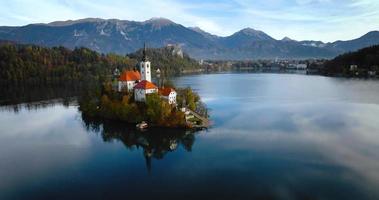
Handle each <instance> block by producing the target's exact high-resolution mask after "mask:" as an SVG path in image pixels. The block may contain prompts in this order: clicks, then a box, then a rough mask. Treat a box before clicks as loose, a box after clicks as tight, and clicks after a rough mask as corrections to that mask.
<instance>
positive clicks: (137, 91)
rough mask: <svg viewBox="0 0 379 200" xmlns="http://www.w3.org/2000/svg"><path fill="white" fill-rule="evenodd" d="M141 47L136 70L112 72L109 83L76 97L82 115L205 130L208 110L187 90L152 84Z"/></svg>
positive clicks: (156, 82)
mask: <svg viewBox="0 0 379 200" xmlns="http://www.w3.org/2000/svg"><path fill="white" fill-rule="evenodd" d="M146 52H147V48H146V45H145V46H144V48H143V56H142V60H141V61H140V62H139V64H138V66H139V69H138V70H137V69H133V70H122V72H120V70H119V69H118V68H116V69H115V71H114V73H113V75H112V76H113V78H112V79H113V80H111V81H110V80H108V81H104V82H103V83H102V84H101V88H100V89H89V90H88V91H87V92H86V93H84V95H82V97H80V98H79V110H80V111H81V112H82V113H83V115H86V116H89V117H96V118H102V119H106V120H118V121H124V122H127V123H141V122H143V123H148V124H149V126H155V127H171V128H191V129H192V128H196V129H197V128H207V127H208V126H209V120H208V110H207V108H206V106H205V104H204V103H203V102H202V101H201V99H200V96H199V95H198V94H197V93H196V92H194V91H193V90H192V89H191V88H189V87H187V88H177V87H175V86H174V85H173V83H172V82H171V81H165V80H162V79H160V74H161V73H162V72H161V71H160V69H159V68H158V69H156V71H155V74H156V76H157V79H156V81H155V83H154V82H153V81H152V72H153V71H152V67H151V62H150V61H149V59H148V56H147V53H146Z"/></svg>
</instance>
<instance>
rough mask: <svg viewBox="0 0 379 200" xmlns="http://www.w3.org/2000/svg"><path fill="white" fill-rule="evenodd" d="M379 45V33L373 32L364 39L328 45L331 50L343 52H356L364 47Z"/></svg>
mask: <svg viewBox="0 0 379 200" xmlns="http://www.w3.org/2000/svg"><path fill="white" fill-rule="evenodd" d="M376 44H379V31H371V32H369V33H367V34H365V35H363V36H362V37H360V38H358V39H354V40H349V41H336V42H333V43H331V44H328V46H329V47H330V48H335V49H338V50H340V51H343V52H347V51H356V50H358V49H362V48H364V47H368V46H372V45H376Z"/></svg>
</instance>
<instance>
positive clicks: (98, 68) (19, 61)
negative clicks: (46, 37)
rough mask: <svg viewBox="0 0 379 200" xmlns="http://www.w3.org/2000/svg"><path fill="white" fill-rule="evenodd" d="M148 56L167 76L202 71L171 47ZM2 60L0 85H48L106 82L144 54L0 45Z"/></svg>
mask: <svg viewBox="0 0 379 200" xmlns="http://www.w3.org/2000/svg"><path fill="white" fill-rule="evenodd" d="M148 57H149V59H150V61H151V62H152V67H153V69H157V68H160V70H161V71H163V72H164V73H165V74H166V75H177V74H180V73H181V72H182V71H183V70H190V69H199V68H200V65H199V64H198V63H197V61H195V60H193V59H191V58H190V57H189V56H188V55H186V54H184V55H183V56H179V55H177V54H175V53H173V49H172V48H169V47H166V48H160V49H148ZM0 58H1V59H0V84H2V85H7V84H12V85H13V84H25V83H27V84H33V85H49V84H63V83H67V82H77V81H80V82H88V81H89V80H103V79H106V78H107V77H109V76H111V75H112V73H113V71H114V70H115V69H116V68H118V69H119V70H123V69H133V68H137V69H138V62H139V61H140V60H141V58H142V51H141V50H139V51H137V52H136V53H134V54H130V55H126V56H121V55H116V54H106V55H105V54H100V53H97V52H95V51H92V50H90V49H87V48H76V49H74V50H70V49H67V48H65V47H53V48H47V47H41V46H36V45H21V44H14V43H11V42H1V43H0Z"/></svg>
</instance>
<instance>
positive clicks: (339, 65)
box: [323, 45, 379, 76]
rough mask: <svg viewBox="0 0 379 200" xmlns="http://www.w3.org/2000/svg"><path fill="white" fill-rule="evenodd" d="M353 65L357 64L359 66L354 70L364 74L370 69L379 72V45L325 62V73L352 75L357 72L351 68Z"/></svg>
mask: <svg viewBox="0 0 379 200" xmlns="http://www.w3.org/2000/svg"><path fill="white" fill-rule="evenodd" d="M351 65H357V67H358V68H357V70H354V71H357V72H358V74H360V75H362V76H364V75H367V72H368V71H376V72H379V45H376V46H371V47H367V48H364V49H361V50H358V51H356V52H350V53H346V54H342V55H340V56H337V57H336V58H334V59H333V60H330V61H328V62H326V63H325V66H324V68H323V74H325V75H331V76H335V75H337V76H338V75H341V76H352V75H354V74H356V72H354V71H352V70H350V66H351ZM352 73H354V74H352Z"/></svg>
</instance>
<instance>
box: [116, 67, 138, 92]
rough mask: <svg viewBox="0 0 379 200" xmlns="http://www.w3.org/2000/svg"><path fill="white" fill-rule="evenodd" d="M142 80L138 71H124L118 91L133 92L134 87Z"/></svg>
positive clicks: (119, 81) (119, 79) (119, 80)
mask: <svg viewBox="0 0 379 200" xmlns="http://www.w3.org/2000/svg"><path fill="white" fill-rule="evenodd" d="M140 80H141V74H140V73H139V72H138V71H137V70H132V71H124V72H122V74H121V75H120V77H119V78H118V91H119V92H121V91H123V90H127V91H128V92H131V91H133V88H134V86H136V85H137V83H139V82H140Z"/></svg>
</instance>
